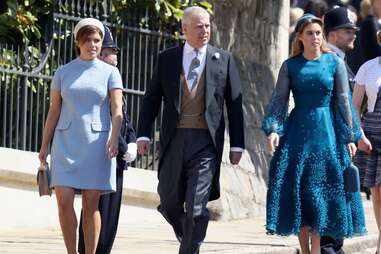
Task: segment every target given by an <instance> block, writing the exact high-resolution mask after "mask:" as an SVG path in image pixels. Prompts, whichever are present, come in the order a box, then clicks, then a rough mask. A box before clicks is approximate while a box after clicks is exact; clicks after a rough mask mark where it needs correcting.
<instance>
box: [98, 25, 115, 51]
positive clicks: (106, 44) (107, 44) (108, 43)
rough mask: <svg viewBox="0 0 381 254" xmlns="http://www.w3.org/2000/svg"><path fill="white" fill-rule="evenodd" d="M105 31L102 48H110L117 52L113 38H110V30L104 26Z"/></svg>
mask: <svg viewBox="0 0 381 254" xmlns="http://www.w3.org/2000/svg"><path fill="white" fill-rule="evenodd" d="M104 29H105V36H104V38H103V43H102V48H112V49H116V50H119V48H118V46H117V45H116V43H115V41H114V38H113V37H112V33H111V31H110V28H108V27H107V26H104Z"/></svg>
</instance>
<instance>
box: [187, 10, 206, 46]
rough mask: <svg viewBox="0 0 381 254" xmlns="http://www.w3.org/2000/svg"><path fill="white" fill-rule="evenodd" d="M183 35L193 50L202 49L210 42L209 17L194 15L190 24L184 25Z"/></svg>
mask: <svg viewBox="0 0 381 254" xmlns="http://www.w3.org/2000/svg"><path fill="white" fill-rule="evenodd" d="M183 33H184V34H185V36H186V39H187V42H188V43H189V45H190V46H191V47H193V48H201V47H202V46H204V45H206V44H208V42H209V40H210V20H209V15H206V14H194V15H192V16H191V17H190V19H189V22H188V24H183Z"/></svg>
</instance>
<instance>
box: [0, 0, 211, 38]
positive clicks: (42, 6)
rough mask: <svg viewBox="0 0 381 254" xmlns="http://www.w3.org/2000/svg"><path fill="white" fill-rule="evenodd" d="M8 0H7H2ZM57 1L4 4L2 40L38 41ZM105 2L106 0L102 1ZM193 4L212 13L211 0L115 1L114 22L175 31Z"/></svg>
mask: <svg viewBox="0 0 381 254" xmlns="http://www.w3.org/2000/svg"><path fill="white" fill-rule="evenodd" d="M2 1H4V0H2ZM78 1H84V0H78ZM54 2H55V0H7V1H6V2H2V3H0V42H11V43H12V44H16V45H20V44H23V43H24V42H25V40H28V41H29V42H32V43H34V42H38V41H39V40H40V38H41V35H42V34H44V32H45V27H46V26H47V24H51V23H49V22H47V20H48V19H49V18H51V17H52V16H50V14H51V13H52V10H53V5H54ZM98 4H100V5H101V4H102V1H98ZM190 5H198V6H201V7H204V8H205V9H207V10H208V11H209V12H210V13H212V5H211V4H210V3H209V2H208V1H191V0H113V1H112V10H113V13H114V15H113V17H112V19H113V22H116V23H119V24H129V23H131V18H135V20H134V22H133V25H134V26H135V25H136V23H137V25H138V26H139V27H140V28H149V29H155V30H161V31H169V32H174V30H175V29H176V28H177V27H178V24H179V21H180V19H181V17H182V15H183V10H184V9H185V8H186V7H187V6H190Z"/></svg>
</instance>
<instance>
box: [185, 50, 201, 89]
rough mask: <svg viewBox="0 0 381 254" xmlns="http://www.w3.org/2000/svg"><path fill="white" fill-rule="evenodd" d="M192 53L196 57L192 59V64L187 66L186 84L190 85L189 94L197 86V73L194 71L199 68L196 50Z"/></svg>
mask: <svg viewBox="0 0 381 254" xmlns="http://www.w3.org/2000/svg"><path fill="white" fill-rule="evenodd" d="M194 52H195V54H196V56H195V57H194V58H193V59H192V62H191V64H190V66H189V71H188V77H187V80H188V83H189V84H191V88H190V91H191V92H192V90H193V88H195V87H196V85H197V81H198V73H197V71H196V68H197V67H199V66H200V60H198V58H197V56H198V53H199V51H198V49H194Z"/></svg>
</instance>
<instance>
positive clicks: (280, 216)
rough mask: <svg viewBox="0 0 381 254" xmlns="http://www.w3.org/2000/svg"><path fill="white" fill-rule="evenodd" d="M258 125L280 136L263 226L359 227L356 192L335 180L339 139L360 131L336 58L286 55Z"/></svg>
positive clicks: (346, 232)
mask: <svg viewBox="0 0 381 254" xmlns="http://www.w3.org/2000/svg"><path fill="white" fill-rule="evenodd" d="M290 91H292V93H293V96H294V100H295V108H294V109H293V110H292V112H291V113H290V115H288V113H287V112H288V100H289V95H290ZM262 127H263V130H264V131H265V133H266V134H267V135H269V134H270V133H272V132H275V133H278V134H279V135H280V136H281V138H280V143H279V146H278V148H277V150H276V152H275V154H274V157H273V159H272V161H271V164H270V171H269V182H268V192H267V213H266V229H267V232H268V233H269V234H279V235H289V234H298V233H299V232H300V228H301V227H303V226H307V227H309V228H310V230H311V231H312V232H315V233H318V234H320V235H322V236H332V237H337V238H343V237H351V236H353V235H362V234H365V233H366V228H365V220H364V211H363V206H362V201H361V196H360V193H358V192H355V193H346V192H345V191H344V184H343V183H344V181H343V171H344V170H345V169H346V168H347V167H348V166H349V164H350V163H351V158H350V156H349V152H348V148H347V144H348V143H349V142H356V141H357V140H358V139H359V138H360V135H361V133H360V123H359V120H358V119H357V114H356V112H354V110H353V105H352V102H351V95H350V90H349V85H348V78H347V73H346V69H345V65H344V62H343V61H342V60H341V59H339V58H338V57H337V56H336V55H335V54H331V53H325V54H322V55H321V56H320V57H319V58H318V59H316V60H307V59H305V58H304V57H303V55H298V56H295V57H292V58H289V59H288V60H286V61H285V62H284V63H283V65H282V67H281V70H280V72H279V77H278V81H277V85H276V88H275V90H274V94H273V97H272V99H271V101H270V105H269V106H268V109H267V113H266V115H265V118H264V120H263V126H262Z"/></svg>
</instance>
